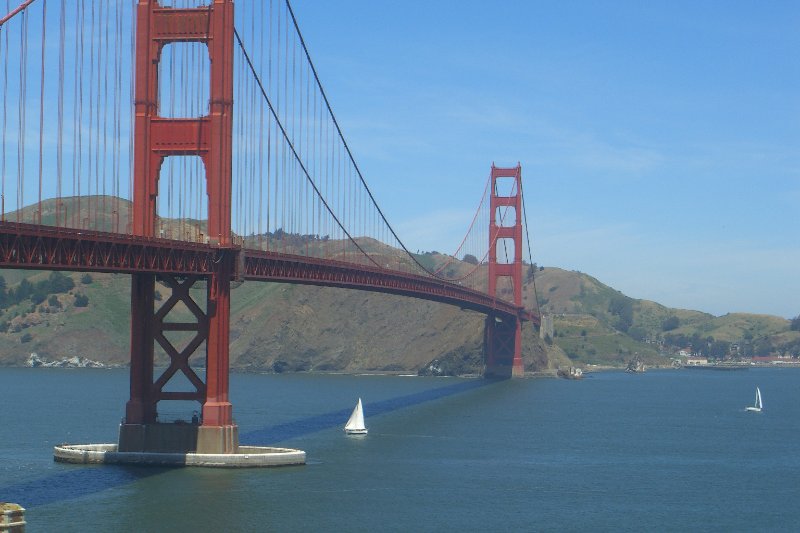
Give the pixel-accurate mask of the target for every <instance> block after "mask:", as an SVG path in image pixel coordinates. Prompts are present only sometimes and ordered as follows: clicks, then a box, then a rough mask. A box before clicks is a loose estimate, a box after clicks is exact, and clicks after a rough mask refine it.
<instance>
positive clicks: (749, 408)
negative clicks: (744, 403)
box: [747, 387, 764, 413]
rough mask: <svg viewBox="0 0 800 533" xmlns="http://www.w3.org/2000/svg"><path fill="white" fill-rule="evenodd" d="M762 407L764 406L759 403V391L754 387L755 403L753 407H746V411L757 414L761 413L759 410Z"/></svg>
mask: <svg viewBox="0 0 800 533" xmlns="http://www.w3.org/2000/svg"><path fill="white" fill-rule="evenodd" d="M763 407H764V404H763V403H762V402H761V389H759V388H758V387H756V402H755V404H754V405H749V406H748V407H747V410H748V411H755V412H757V413H760V412H761V409H762V408H763Z"/></svg>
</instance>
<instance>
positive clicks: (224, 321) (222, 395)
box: [197, 253, 239, 453]
mask: <svg viewBox="0 0 800 533" xmlns="http://www.w3.org/2000/svg"><path fill="white" fill-rule="evenodd" d="M234 258H235V256H234V254H230V253H225V254H223V255H222V256H221V258H220V260H219V262H218V263H217V268H216V271H215V272H214V274H213V275H212V276H211V277H210V279H209V280H208V296H207V298H208V299H207V301H208V340H207V347H206V348H207V351H206V399H205V403H204V404H203V425H202V426H201V427H200V431H199V433H198V438H197V451H198V453H236V451H237V449H238V447H239V433H238V428H237V426H236V425H235V424H234V423H233V406H232V405H231V403H230V400H229V398H228V386H229V364H228V363H229V347H230V334H229V333H230V307H231V300H230V298H231V281H230V280H231V278H232V277H233V271H234Z"/></svg>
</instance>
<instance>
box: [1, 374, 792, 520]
mask: <svg viewBox="0 0 800 533" xmlns="http://www.w3.org/2000/svg"><path fill="white" fill-rule="evenodd" d="M756 386H759V387H760V388H761V391H762V395H763V398H764V411H763V412H761V413H752V412H746V411H745V407H746V406H747V405H750V404H752V402H753V399H754V395H755V388H756ZM127 395H128V372H127V370H95V369H74V370H68V369H8V368H3V369H0V398H2V409H0V501H11V502H15V503H19V504H21V505H22V506H23V507H25V508H26V509H27V512H26V519H27V521H28V526H27V531H28V532H29V533H35V532H39V531H42V532H50V531H113V532H128V531H131V532H133V531H136V532H142V531H143V532H160V531H170V532H184V531H185V532H193V531H214V532H238V531H793V530H798V529H800V505H798V502H800V454H798V451H797V450H798V444H800V369H793V368H751V369H748V370H742V371H727V372H719V371H707V370H669V371H649V372H647V373H645V374H635V375H631V374H625V373H622V372H606V373H593V374H589V375H588V376H587V377H586V378H585V379H583V380H581V381H567V380H557V379H518V380H508V381H486V380H482V379H456V378H421V377H405V376H347V375H315V374H284V375H256V374H233V375H232V376H231V400H232V402H233V406H234V416H235V418H236V421H237V423H238V425H239V429H240V440H241V442H242V444H258V445H278V446H286V447H292V448H299V449H302V450H305V451H306V453H307V460H308V464H306V465H305V466H297V467H284V468H273V469H255V470H250V469H244V470H227V469H224V470H223V469H201V468H175V469H164V468H154V467H121V466H79V465H67V464H60V463H55V462H53V459H52V453H53V452H52V449H53V446H54V445H56V444H60V443H63V442H68V443H105V442H115V441H116V438H117V427H118V424H119V422H120V419H121V417H122V415H123V414H124V407H125V402H126V400H127ZM359 397H361V398H362V401H363V403H364V412H365V416H366V421H367V427H368V428H369V434H368V435H367V436H366V437H348V436H345V435H344V433H343V431H342V426H343V425H344V423H345V421H346V420H347V418H348V416H349V414H350V411H351V410H352V408H353V406H354V405H355V403H356V401H357V399H358V398H359ZM189 416H191V411H189V412H188V413H186V418H188V417H189Z"/></svg>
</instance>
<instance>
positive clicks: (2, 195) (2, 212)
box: [0, 0, 9, 222]
mask: <svg viewBox="0 0 800 533" xmlns="http://www.w3.org/2000/svg"><path fill="white" fill-rule="evenodd" d="M8 10H9V5H8V0H6V12H8ZM0 37H2V39H3V148H2V158H3V161H2V165H0V173H2V180H3V181H2V185H0V187H2V188H0V220H2V221H3V222H5V221H6V127H7V124H8V120H7V119H8V32H7V31H3V28H2V26H0Z"/></svg>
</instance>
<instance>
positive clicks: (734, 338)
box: [0, 197, 800, 374]
mask: <svg viewBox="0 0 800 533" xmlns="http://www.w3.org/2000/svg"><path fill="white" fill-rule="evenodd" d="M101 206H106V207H105V209H107V210H108V209H112V211H111V214H107V215H102V212H103V208H102V207H101ZM90 210H91V212H92V213H93V215H94V216H95V217H96V219H97V220H98V221H99V222H98V223H99V224H101V225H103V227H105V228H106V229H109V230H112V229H113V228H114V227H115V226H117V225H118V226H120V227H122V226H126V225H127V224H128V211H129V203H128V202H125V201H123V200H116V199H112V198H108V197H106V198H103V197H96V198H92V199H85V198H84V199H82V200H81V201H78V200H77V199H63V200H61V201H59V203H58V204H56V202H54V201H49V202H44V203H43V204H42V209H41V211H42V213H43V217H45V218H47V217H49V218H50V219H53V220H55V218H59V220H61V219H65V218H66V219H67V221H69V218H68V217H69V215H68V214H69V213H80V214H81V217H82V216H83V214H84V213H89V212H90ZM33 213H34V210H33V208H26V210H23V212H22V213H20V214H19V218H20V220H27V219H28V218H30V217H31V216H33V215H32V214H33ZM98 213H100V214H99V215H98ZM16 217H17V214H15V213H12V214H9V215H8V219H9V220H14V219H15V218H16ZM81 217H75V218H76V219H79V218H81ZM159 224H160V226H159V227H161V228H163V229H164V231H165V234H166V233H168V234H182V233H187V234H188V233H191V232H192V231H194V232H195V233H197V234H198V235H199V234H200V233H202V231H203V230H204V224H203V223H202V222H191V221H183V222H180V223H179V222H176V221H170V220H161V221H160V222H159ZM247 241H248V244H249V245H250V246H255V245H259V246H264V247H267V246H269V247H271V248H278V247H280V249H284V250H286V251H288V252H294V253H313V252H314V250H315V249H316V248H322V247H328V246H331V247H332V249H337V250H338V249H343V248H344V246H342V245H341V243H331V242H328V241H327V239H326V238H320V237H319V236H310V235H306V236H303V235H287V234H283V233H281V232H280V231H278V232H275V233H273V234H268V235H262V236H251V237H248V239H247ZM359 245H360V246H361V247H362V248H363V249H366V250H369V251H370V254H371V256H372V257H373V258H376V259H377V260H378V261H380V262H386V263H387V264H392V265H394V264H398V263H410V262H411V260H410V259H409V258H408V257H407V256H405V255H404V254H403V253H401V252H400V251H398V250H396V249H393V248H390V247H388V246H386V245H383V244H381V243H379V242H377V241H374V240H372V239H359ZM415 259H416V261H418V262H419V263H421V264H423V265H425V266H426V267H427V268H429V269H442V270H443V271H444V272H445V273H446V275H447V276H451V277H457V276H459V275H463V274H465V273H466V272H468V271H470V270H471V269H474V268H475V265H477V264H478V263H477V260H476V259H475V258H473V257H469V258H467V261H466V262H464V261H458V260H453V259H452V258H450V257H448V256H446V255H443V254H439V253H437V252H424V253H420V254H417V255H416V256H415ZM482 268H485V266H478V269H479V270H480V269H482ZM479 273H480V272H479ZM0 276H2V281H3V282H4V283H2V284H0V365H24V364H26V362H27V360H28V357H29V356H30V354H31V353H34V352H35V353H37V354H38V355H39V356H40V357H43V358H46V359H50V360H57V359H61V358H69V357H74V356H82V357H86V358H89V359H92V360H95V361H99V362H103V363H106V364H119V365H124V364H127V362H128V358H129V355H128V350H129V344H130V334H131V332H130V277H129V276H126V275H112V274H91V275H87V274H78V273H70V274H67V277H68V278H69V281H68V282H66V281H65V280H64V279H61V278H63V276H61V277H59V276H60V274H59V275H56V274H54V273H49V272H35V271H15V270H5V271H0ZM201 285H202V284H201ZM157 289H158V294H157V300H158V299H159V298H165V297H167V296H168V295H169V289H167V288H166V287H165V286H162V285H159V286H157ZM204 290H205V289H204V286H198V287H197V288H195V289H193V294H194V295H196V299H197V301H198V302H199V303H201V307H202V306H203V305H204V304H202V302H203V299H204ZM501 291H508V288H507V287H506V288H501ZM523 303H524V305H525V306H526V307H527V308H529V309H533V310H534V311H537V310H539V311H541V312H542V313H543V314H544V315H546V316H549V317H552V323H553V332H552V336H550V335H547V336H543V337H544V338H543V339H540V336H539V333H538V331H535V330H534V328H533V327H532V326H531V325H530V324H526V325H525V327H524V329H523V335H524V342H523V346H524V358H525V362H526V369H528V370H531V371H548V370H549V371H553V370H554V369H556V368H558V367H562V366H567V365H578V366H584V365H590V364H591V365H609V366H617V367H624V366H625V365H626V364H627V363H628V362H629V361H630V360H631V359H633V358H636V357H638V358H639V359H643V360H644V361H645V362H646V363H647V364H648V365H659V366H668V365H671V364H672V361H673V358H674V357H675V356H676V354H677V352H678V350H679V349H686V348H690V349H691V350H692V351H695V352H699V353H701V354H702V355H706V356H710V357H716V358H720V359H726V358H727V359H735V358H741V357H751V356H753V355H789V356H793V357H798V356H800V331H798V329H800V320H796V321H794V322H796V323H795V326H796V328H795V329H793V328H792V322H790V321H789V320H786V319H783V318H780V317H774V316H765V315H753V314H744V313H736V314H729V315H725V316H721V317H715V316H712V315H709V314H707V313H701V312H698V311H691V310H683V309H671V308H667V307H665V306H663V305H660V304H658V303H656V302H651V301H647V300H637V299H633V298H630V297H628V296H626V295H624V294H622V293H621V292H619V291H617V290H614V289H613V288H611V287H609V286H607V285H605V284H603V283H601V282H600V281H599V280H597V279H595V278H593V277H591V276H589V275H587V274H583V273H580V272H574V271H566V270H562V269H559V268H554V267H547V268H539V267H536V265H533V266H531V265H525V283H524V285H523ZM231 306H232V308H231V312H232V318H231V365H232V367H233V368H236V369H241V370H253V371H268V372H292V371H324V372H362V371H397V372H423V373H425V372H434V373H436V372H441V373H446V374H471V373H478V372H480V370H481V363H482V352H483V321H484V317H483V316H482V315H480V314H478V313H473V312H468V311H462V310H460V309H458V308H456V307H452V306H447V305H443V304H436V303H432V302H425V301H421V300H416V299H411V298H405V297H401V296H391V295H385V294H378V293H370V292H361V291H354V290H344V289H335V288H327V287H313V286H302V285H292V284H279V283H257V282H245V283H240V284H235V285H234V287H233V289H232V295H231ZM173 313H174V314H172V315H171V316H170V321H176V320H178V321H179V320H186V319H188V318H190V317H191V314H190V313H189V311H188V310H186V309H184V308H182V306H178V307H177V308H176V309H175V311H173ZM169 338H170V340H171V341H172V342H173V343H174V344H176V345H177V346H178V347H179V348H180V347H182V345H183V344H185V343H186V342H188V339H189V334H186V333H183V334H181V333H177V332H170V333H169ZM156 360H157V362H158V363H160V364H165V363H166V362H167V357H166V354H165V353H164V352H163V351H162V350H161V349H160V348H158V349H157V351H156ZM192 362H193V364H194V365H195V366H198V365H202V364H203V361H202V356H201V355H198V356H195V358H194V359H193V360H192Z"/></svg>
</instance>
